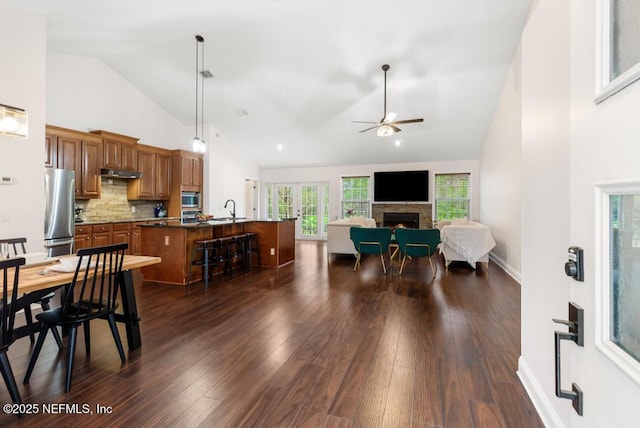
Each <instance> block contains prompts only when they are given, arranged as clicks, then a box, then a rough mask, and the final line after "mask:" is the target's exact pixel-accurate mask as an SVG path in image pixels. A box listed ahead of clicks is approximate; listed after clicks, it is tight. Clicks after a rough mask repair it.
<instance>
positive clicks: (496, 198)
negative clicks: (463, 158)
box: [480, 49, 522, 281]
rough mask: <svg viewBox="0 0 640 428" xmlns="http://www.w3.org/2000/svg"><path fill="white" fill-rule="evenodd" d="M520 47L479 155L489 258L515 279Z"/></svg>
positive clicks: (518, 263) (519, 189)
mask: <svg viewBox="0 0 640 428" xmlns="http://www.w3.org/2000/svg"><path fill="white" fill-rule="evenodd" d="M521 96H522V94H521V91H520V50H519V49H518V51H517V52H516V55H515V56H514V59H513V62H512V64H511V68H510V69H509V73H508V75H507V79H506V81H505V85H504V88H503V89H502V94H501V95H500V101H499V102H498V107H497V109H496V112H495V114H494V116H493V120H492V123H491V127H490V129H489V133H488V135H487V141H486V142H485V145H484V148H483V151H482V156H481V158H480V165H481V170H480V189H481V198H480V206H481V209H480V220H481V221H482V223H484V224H486V225H487V226H489V227H490V228H491V233H492V234H493V238H494V239H495V241H496V247H495V248H494V249H493V250H492V251H491V258H492V259H493V260H494V261H495V262H496V263H498V265H500V266H501V267H502V268H503V269H504V270H505V271H507V272H508V273H509V274H510V275H511V276H512V277H514V278H515V279H516V280H517V281H520V270H521V239H520V235H521V225H520V221H521V218H520V216H521V210H520V208H521V204H522V150H521V140H522V135H521V134H522V120H521V114H522V113H521V108H520V105H521Z"/></svg>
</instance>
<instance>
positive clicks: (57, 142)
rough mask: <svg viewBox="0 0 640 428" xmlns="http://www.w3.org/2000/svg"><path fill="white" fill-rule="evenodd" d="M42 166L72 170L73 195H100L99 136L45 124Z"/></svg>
mask: <svg viewBox="0 0 640 428" xmlns="http://www.w3.org/2000/svg"><path fill="white" fill-rule="evenodd" d="M45 150H46V154H45V166H48V167H51V168H60V169H70V170H73V171H75V173H76V192H75V197H76V199H90V198H98V197H100V190H101V187H100V184H101V183H100V167H101V165H102V140H101V139H100V137H98V136H96V135H92V134H89V133H87V132H80V131H75V130H72V129H65V128H60V127H57V126H51V125H47V127H46V140H45Z"/></svg>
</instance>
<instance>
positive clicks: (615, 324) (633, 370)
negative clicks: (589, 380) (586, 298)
mask: <svg viewBox="0 0 640 428" xmlns="http://www.w3.org/2000/svg"><path fill="white" fill-rule="evenodd" d="M594 220H595V226H596V245H595V249H594V253H595V254H594V256H595V266H596V269H595V297H596V300H595V307H594V309H595V311H594V315H595V328H596V337H595V345H596V347H598V349H599V350H600V351H602V352H603V354H604V355H605V356H606V357H607V358H609V359H610V360H611V361H612V362H613V363H614V364H616V365H617V366H618V367H620V368H621V369H622V370H623V371H624V372H625V373H626V374H627V375H628V376H630V377H631V378H632V379H634V380H635V381H636V382H638V383H640V315H639V314H638V307H639V305H640V270H638V260H640V182H639V181H626V182H610V183H605V184H600V185H597V186H596V212H595V218H594Z"/></svg>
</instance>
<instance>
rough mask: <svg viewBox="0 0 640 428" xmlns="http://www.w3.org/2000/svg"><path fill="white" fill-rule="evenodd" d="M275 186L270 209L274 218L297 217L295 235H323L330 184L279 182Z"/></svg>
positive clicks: (321, 236)
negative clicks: (274, 215) (271, 208)
mask: <svg viewBox="0 0 640 428" xmlns="http://www.w3.org/2000/svg"><path fill="white" fill-rule="evenodd" d="M274 190H275V191H274V192H273V198H272V199H273V200H272V201H271V203H272V204H273V212H274V213H275V214H276V216H277V218H293V217H296V218H297V220H296V239H316V240H320V239H323V237H324V236H325V235H326V225H327V223H328V220H329V184H328V183H291V184H290V183H278V184H275V185H274Z"/></svg>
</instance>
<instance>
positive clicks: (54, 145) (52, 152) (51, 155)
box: [44, 133, 58, 168]
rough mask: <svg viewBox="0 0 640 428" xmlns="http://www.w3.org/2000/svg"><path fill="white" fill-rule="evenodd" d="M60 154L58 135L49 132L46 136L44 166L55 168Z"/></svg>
mask: <svg viewBox="0 0 640 428" xmlns="http://www.w3.org/2000/svg"><path fill="white" fill-rule="evenodd" d="M57 156H58V137H57V136H55V135H53V134H49V133H47V134H46V135H45V138H44V166H45V167H46V168H55V167H56V165H57V160H56V157H57Z"/></svg>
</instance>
